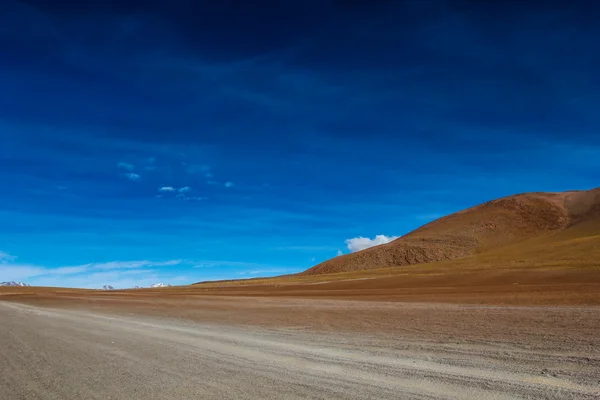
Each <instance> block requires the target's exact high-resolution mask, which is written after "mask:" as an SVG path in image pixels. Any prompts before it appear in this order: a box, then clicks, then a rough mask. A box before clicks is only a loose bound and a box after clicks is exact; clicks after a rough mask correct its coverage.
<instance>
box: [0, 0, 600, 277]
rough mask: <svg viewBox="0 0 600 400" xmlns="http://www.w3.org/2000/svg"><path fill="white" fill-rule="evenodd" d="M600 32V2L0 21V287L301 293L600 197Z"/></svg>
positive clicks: (140, 9)
mask: <svg viewBox="0 0 600 400" xmlns="http://www.w3.org/2000/svg"><path fill="white" fill-rule="evenodd" d="M599 20H600V4H599V2H595V1H587V2H586V1H579V2H578V1H563V2H560V1H545V2H542V1H531V2H526V1H491V0H490V1H450V0H449V1H433V0H431V1H427V0H416V1H381V0H380V1H372V0H371V1H367V0H365V1H359V0H353V1H351V0H346V1H341V0H338V1H326V0H318V1H317V0H314V1H313V0H303V1H266V0H261V1H242V0H229V1H196V0H195V1H192V0H189V1H174V0H169V1H166V0H165V1H125V0H123V1H107V0H94V1H86V0H72V1H67V0H65V1H50V0H46V1H41V0H40V1H15V0H1V1H0V182H1V183H2V186H1V188H2V189H1V195H0V281H2V280H11V279H15V280H24V281H26V282H28V283H31V284H44V285H69V286H83V287H100V286H102V285H103V284H112V285H113V286H115V287H127V286H132V285H135V284H142V285H145V284H149V283H154V282H155V281H166V282H167V283H172V284H181V283H189V282H194V281H199V280H204V279H217V278H237V277H248V276H261V275H272V274H279V273H287V272H295V271H299V270H302V269H305V268H308V267H310V266H311V265H313V264H315V263H317V262H320V261H323V260H325V259H328V258H330V257H333V256H335V255H336V254H337V253H338V251H339V250H341V251H343V252H348V251H350V249H349V248H348V246H347V243H346V240H347V239H351V238H355V237H360V236H364V237H368V238H373V237H375V235H387V236H396V235H402V234H404V233H406V232H408V231H410V230H412V229H414V228H416V227H418V226H420V225H422V224H423V223H426V222H428V221H430V220H432V219H435V218H437V217H438V216H441V215H444V214H447V213H450V212H454V211H457V210H460V209H463V208H465V207H468V206H472V205H475V204H478V203H480V202H483V201H486V200H489V199H492V198H496V197H500V196H505V195H510V194H514V193H518V192H526V191H561V190H568V189H587V188H591V187H595V186H598V185H599V184H598V177H599V175H598V172H599V170H600V168H599V167H600V132H599V128H600V112H599V110H600V92H599V91H600V73H599V71H600V27H599V26H598V23H597V21H599ZM161 188H162V190H161ZM351 243H352V242H351ZM350 247H352V246H350Z"/></svg>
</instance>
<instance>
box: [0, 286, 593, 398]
mask: <svg viewBox="0 0 600 400" xmlns="http://www.w3.org/2000/svg"><path fill="white" fill-rule="evenodd" d="M13 299H15V298H14V297H13ZM21 301H25V302H32V299H31V298H30V299H21ZM21 301H19V302H12V301H11V302H0V341H1V343H2V346H0V370H1V371H2V374H1V375H0V398H2V399H28V400H29V399H66V398H85V399H147V398H163V399H192V398H205V399H280V398H286V399H296V398H297V399H305V398H314V399H348V398H352V399H373V398H378V399H399V398H402V399H449V398H453V399H478V400H479V399H482V400H485V399H523V398H535V399H597V398H599V397H598V396H600V391H599V389H598V388H599V384H600V382H599V379H600V378H599V376H600V340H599V338H598V336H597V332H598V326H600V309H598V308H595V307H495V306H473V305H471V306H465V305H443V304H419V303H408V304H407V303H399V302H395V303H386V302H369V301H340V300H325V301H314V300H307V299H281V298H270V299H265V298H259V297H252V298H243V297H235V298H231V297H211V296H206V297H195V298H187V299H186V298H184V297H180V298H175V297H173V298H159V299H156V300H152V299H151V298H143V297H132V296H123V295H114V296H113V295H111V296H97V297H95V296H92V295H87V296H82V297H78V298H77V299H68V298H66V297H65V298H61V299H60V300H59V299H58V297H55V298H53V299H50V298H47V299H46V300H42V299H41V298H37V299H36V300H35V301H33V302H34V303H36V304H38V305H36V306H32V305H24V304H22V303H21ZM41 305H43V307H41ZM48 306H51V307H48Z"/></svg>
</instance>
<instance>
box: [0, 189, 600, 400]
mask: <svg viewBox="0 0 600 400" xmlns="http://www.w3.org/2000/svg"><path fill="white" fill-rule="evenodd" d="M598 195H599V191H598V189H596V190H593V191H587V192H567V193H563V194H533V195H520V197H518V196H517V199H516V200H515V199H514V198H507V199H508V200H506V199H501V200H499V201H498V202H496V203H494V202H490V203H486V204H487V205H482V206H478V207H475V208H473V209H470V210H466V211H464V212H461V213H457V214H453V215H452V216H449V217H446V218H443V219H441V220H438V221H436V222H433V223H431V224H429V225H426V226H425V227H423V228H421V229H419V230H417V231H415V233H412V234H409V235H407V236H406V239H403V238H400V239H398V241H396V242H392V243H390V244H389V245H384V246H379V247H376V248H372V249H367V250H365V251H363V252H358V253H354V254H352V255H350V256H349V257H347V256H343V257H339V258H338V259H337V260H336V259H334V260H332V261H331V262H330V263H329V264H322V265H321V266H316V267H315V269H312V270H309V271H308V272H307V273H302V274H297V275H288V276H281V277H275V278H265V279H251V280H237V281H221V282H206V283H200V284H195V285H190V286H181V287H168V288H157V289H140V290H120V291H119V290H117V291H106V292H105V291H96V290H77V289H59V288H35V287H2V288H0V341H1V343H2V346H0V367H1V371H2V374H1V376H0V398H1V399H70V398H85V399H147V398H161V399H188V398H189V399H192V398H210V399H281V398H286V399H293V398H298V399H306V398H311V399H373V398H377V399H483V400H485V399H600V335H599V332H600V224H599V221H600V217H599V215H598V210H599V207H598V204H599V202H598V198H599V197H598ZM482 209H483V211H485V210H488V211H489V212H487V211H485V212H483V211H482ZM473 210H475V211H473ZM474 212H475V214H473V213H474ZM457 221H458V222H457ZM461 227H462V228H461ZM419 232H420V233H419ZM419 235H423V236H419ZM420 237H423V238H424V239H419V238H420ZM419 241H422V242H423V243H426V244H425V245H424V247H423V246H421V247H419V248H420V249H421V250H423V249H425V247H426V248H427V249H425V250H427V251H429V250H431V249H434V250H432V251H431V252H429V253H428V252H427V251H426V252H425V253H422V252H421V253H419V254H422V255H423V254H425V256H424V257H425V258H424V259H422V260H421V259H418V260H416V261H419V260H421V261H435V260H431V259H430V258H431V257H432V256H431V254H442V255H443V254H446V252H445V251H446V250H444V249H446V248H448V246H454V245H456V246H458V247H457V248H461V249H462V250H460V251H458V252H457V253H452V255H451V256H448V257H446V256H444V257H442V258H443V259H442V260H441V261H437V262H421V263H416V264H415V263H413V262H412V261H414V260H412V259H409V261H410V262H406V263H402V262H397V260H398V258H396V255H398V254H404V255H406V254H408V253H403V252H404V251H409V252H411V254H412V252H413V251H417V250H415V248H416V247H414V246H413V245H414V244H415V243H416V242H419ZM407 243H408V244H407ZM436 243H438V244H439V243H442V245H440V246H438V244H436ZM464 243H470V245H469V246H470V247H469V246H467V247H465V246H463V245H464ZM404 245H406V246H407V247H404V250H403V247H402V246H404ZM431 246H433V247H431ZM407 248H408V249H409V250H406V249H407ZM381 249H383V250H381ZM390 249H391V250H390ZM465 249H466V250H465ZM421 250H418V251H417V253H418V252H419V251H421ZM423 251H424V250H423ZM438 251H439V252H440V253H438ZM390 252H391V253H390ZM361 253H362V254H361ZM417 253H414V254H417ZM390 254H391V255H390ZM448 254H450V253H448ZM388 256H389V257H388ZM404 259H406V257H405V258H404ZM377 260H379V261H380V263H379V261H377ZM371 262H373V263H374V264H373V266H381V265H383V266H386V267H387V268H362V267H364V266H365V265H366V264H364V263H367V264H369V265H371V264H370V263H371ZM390 263H393V266H390V265H389V264H390ZM332 266H333V267H332ZM340 266H342V267H343V268H341V270H340V268H338V267H340ZM330 267H331V268H332V269H333V271H329V272H328V269H329V268H330ZM361 268H362V269H361Z"/></svg>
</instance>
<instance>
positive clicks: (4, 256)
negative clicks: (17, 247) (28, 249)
mask: <svg viewBox="0 0 600 400" xmlns="http://www.w3.org/2000/svg"><path fill="white" fill-rule="evenodd" d="M16 258H17V257H15V256H13V255H10V254H8V253H6V252H4V251H0V263H7V262H9V261H14V260H15V259H16Z"/></svg>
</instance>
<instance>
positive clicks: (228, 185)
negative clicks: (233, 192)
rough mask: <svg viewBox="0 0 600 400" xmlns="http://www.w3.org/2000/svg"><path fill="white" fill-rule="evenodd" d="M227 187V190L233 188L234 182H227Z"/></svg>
mask: <svg viewBox="0 0 600 400" xmlns="http://www.w3.org/2000/svg"><path fill="white" fill-rule="evenodd" d="M225 187H226V188H230V187H233V182H225Z"/></svg>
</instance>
